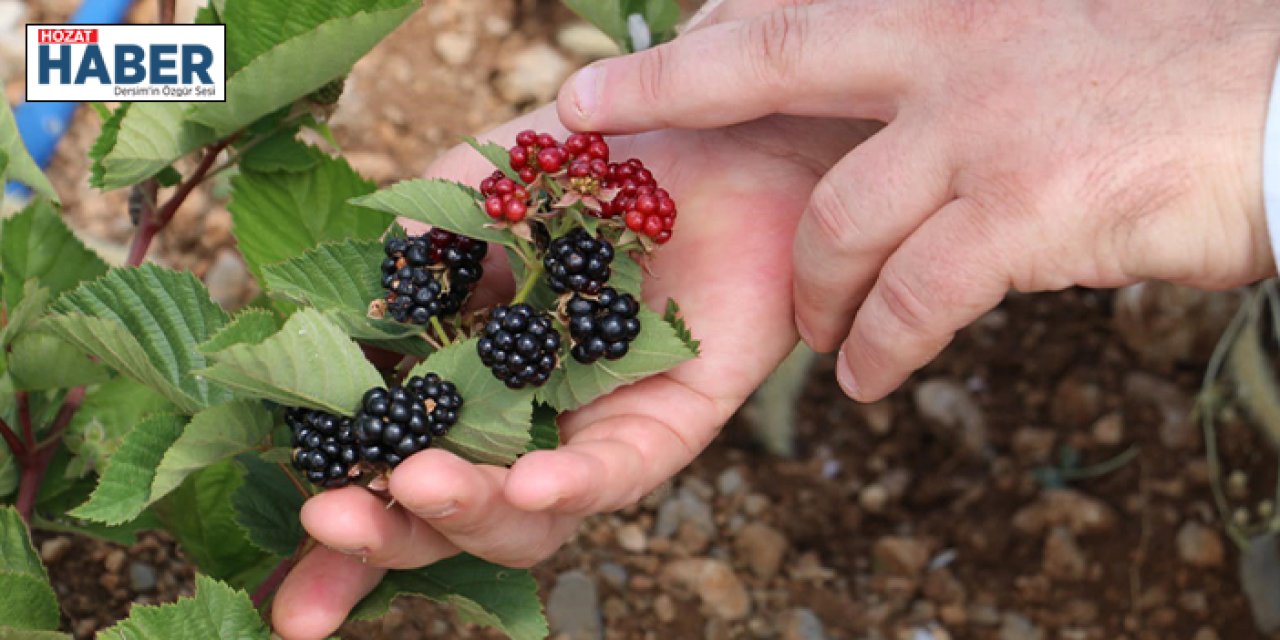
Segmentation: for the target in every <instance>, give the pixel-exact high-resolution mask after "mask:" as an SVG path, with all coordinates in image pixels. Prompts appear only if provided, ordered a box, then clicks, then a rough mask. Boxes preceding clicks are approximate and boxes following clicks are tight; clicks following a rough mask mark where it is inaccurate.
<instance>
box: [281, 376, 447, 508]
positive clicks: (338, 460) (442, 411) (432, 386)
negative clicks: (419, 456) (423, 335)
mask: <svg viewBox="0 0 1280 640" xmlns="http://www.w3.org/2000/svg"><path fill="white" fill-rule="evenodd" d="M461 409H462V395H461V394H459V393H458V388H457V387H456V386H455V385H454V384H453V383H452V382H449V381H447V380H443V379H441V378H440V376H438V375H436V374H434V373H429V374H427V375H425V376H414V377H412V378H410V379H409V380H408V381H406V382H405V384H404V386H393V387H391V388H389V389H388V388H384V387H374V388H373V389H370V390H368V391H366V392H365V394H364V398H363V399H362V400H361V402H360V408H359V410H358V411H357V412H356V416H355V417H354V418H348V417H345V416H335V415H333V414H331V413H327V412H324V411H319V410H316V409H304V408H299V407H294V408H291V409H288V410H286V411H285V416H284V419H285V423H286V424H288V425H289V428H290V429H291V430H292V432H293V447H294V449H293V466H294V468H296V469H298V470H299V471H301V472H303V473H304V474H306V476H307V480H309V481H311V483H313V484H316V485H319V486H322V487H340V486H343V485H345V484H347V483H349V482H350V481H351V480H352V479H353V478H354V477H356V476H358V475H359V474H360V463H361V462H364V463H367V464H369V465H377V464H379V463H381V464H385V465H386V466H387V467H389V468H395V466H396V465H398V464H400V463H401V462H402V461H404V459H405V458H408V457H409V456H411V455H413V454H415V453H417V452H419V451H422V450H423V449H426V448H427V447H429V446H431V440H432V438H436V437H440V436H443V435H445V434H446V433H448V432H449V428H450V427H452V426H453V425H455V424H457V422H458V412H459V411H461Z"/></svg>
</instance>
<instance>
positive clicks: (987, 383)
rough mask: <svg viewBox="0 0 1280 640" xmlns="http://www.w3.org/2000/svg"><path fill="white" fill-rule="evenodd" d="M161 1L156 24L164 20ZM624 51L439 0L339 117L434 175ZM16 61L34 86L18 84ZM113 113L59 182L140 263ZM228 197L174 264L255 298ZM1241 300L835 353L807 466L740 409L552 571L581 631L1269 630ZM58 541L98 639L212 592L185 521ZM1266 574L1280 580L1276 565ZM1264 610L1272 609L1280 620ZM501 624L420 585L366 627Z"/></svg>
mask: <svg viewBox="0 0 1280 640" xmlns="http://www.w3.org/2000/svg"><path fill="white" fill-rule="evenodd" d="M74 4H75V3H74V2H70V1H69V0H42V1H39V2H34V3H31V4H30V5H29V6H28V5H24V3H20V2H10V1H0V70H3V69H6V68H8V69H9V72H10V73H12V68H11V67H5V66H4V65H5V62H4V61H5V60H10V61H11V60H12V57H11V56H10V57H9V58H6V57H5V56H6V55H8V54H6V49H5V47H6V46H8V45H7V43H8V42H9V41H8V40H6V39H5V38H6V37H7V34H6V31H11V30H12V29H15V28H17V27H16V25H19V24H21V18H18V19H16V20H9V22H6V19H7V16H9V15H10V13H14V12H18V11H20V10H21V11H25V14H26V16H27V19H32V20H42V21H57V20H62V19H64V18H65V16H66V15H67V14H68V13H69V11H71V10H72V9H73V8H74ZM150 4H151V3H140V4H139V8H138V9H137V11H136V14H135V16H134V17H135V19H137V20H148V19H150V17H149V14H148V11H149V10H150V9H151V7H150ZM608 51H609V49H608V43H607V41H606V42H602V41H601V39H600V37H599V36H598V34H594V33H593V32H592V31H591V30H590V29H586V28H583V27H582V26H581V25H578V24H575V23H574V21H573V20H572V18H571V16H569V15H567V14H566V13H565V12H564V11H563V10H562V9H560V8H559V7H558V5H557V4H555V3H553V2H549V1H516V0H435V1H433V2H430V3H428V5H427V6H426V7H425V8H424V9H423V10H421V11H419V12H418V13H417V14H416V15H415V16H414V18H412V19H411V20H410V22H409V23H408V24H406V25H405V26H404V27H403V28H402V29H401V30H399V31H398V32H396V34H394V35H393V36H392V37H391V38H390V39H389V40H388V41H387V42H385V43H383V44H382V45H381V46H379V48H378V49H377V50H376V51H375V52H374V53H373V54H372V55H370V56H369V57H368V58H366V59H365V60H364V61H362V62H361V63H360V64H359V65H358V66H357V68H356V70H355V72H354V73H353V74H352V77H351V79H350V81H349V82H348V85H347V87H348V89H347V92H346V93H345V94H344V96H343V98H342V101H341V103H340V108H339V112H338V116H337V118H336V119H335V121H334V129H335V132H336V134H337V137H338V139H339V141H340V142H341V144H342V146H343V149H344V151H345V152H346V153H347V157H348V158H349V159H351V161H352V163H353V164H354V165H355V166H356V167H357V168H358V169H360V170H361V171H362V172H364V173H365V174H366V175H367V176H369V177H371V178H373V179H376V180H378V181H379V182H383V183H385V182H390V181H394V180H396V179H400V178H406V177H412V176H416V175H418V174H419V173H420V172H421V171H422V170H423V169H424V168H425V167H426V165H427V164H428V163H429V162H430V161H431V159H432V158H433V157H434V156H435V155H436V154H437V153H439V152H440V151H441V150H442V149H444V148H446V147H448V146H449V145H451V144H453V143H454V142H456V141H457V140H459V139H460V138H461V137H462V136H464V135H467V134H471V133H475V132H478V131H480V130H483V129H484V128H486V127H488V126H490V125H493V124H496V123H499V122H502V121H504V120H506V119H508V118H510V117H512V116H514V115H516V114H518V113H520V112H521V111H522V110H524V109H527V108H530V107H532V106H533V105H536V104H538V103H540V102H542V101H544V100H546V99H548V98H550V97H551V96H552V95H553V94H554V92H555V89H556V87H557V85H558V83H559V81H560V80H561V79H562V78H563V77H564V76H566V75H567V74H568V73H569V72H570V71H571V70H572V69H574V68H576V66H578V65H580V64H581V63H583V62H584V61H586V60H588V59H590V58H592V57H595V56H600V55H606V54H607V53H608ZM19 55H20V52H19ZM10 78H11V79H10V82H9V84H8V89H9V95H10V97H11V99H12V98H16V97H17V95H15V93H14V92H15V89H14V87H15V86H16V87H18V88H17V89H16V91H17V92H18V94H20V92H21V83H20V81H19V79H18V78H14V77H12V76H10ZM96 127H97V121H96V116H95V115H93V114H92V113H91V112H90V111H89V110H87V109H85V110H81V112H80V114H79V116H78V118H77V120H76V122H75V124H74V126H73V128H72V130H71V132H70V135H69V138H68V139H67V141H66V143H65V144H64V145H63V146H62V148H61V149H60V152H59V154H58V156H57V158H56V160H55V162H54V166H53V173H54V176H55V182H56V184H57V186H58V188H59V190H60V192H61V193H63V194H64V200H65V202H66V204H67V215H68V217H69V219H70V220H71V222H72V224H73V225H74V226H75V227H76V228H77V230H78V231H80V232H81V233H82V234H84V235H85V236H86V237H88V238H89V239H90V240H91V241H92V242H93V244H94V245H95V247H96V248H98V249H99V250H100V251H101V252H102V253H103V254H104V255H106V256H117V257H122V256H123V251H124V247H125V246H126V244H127V242H128V238H129V236H130V233H131V227H130V225H129V223H128V219H127V217H126V216H125V214H124V211H125V208H124V197H123V195H122V194H120V193H113V194H106V195H105V196H104V195H103V194H99V193H96V192H94V191H92V190H91V189H89V187H88V186H87V166H86V163H85V161H84V151H85V149H86V148H87V146H88V144H89V143H90V142H91V140H92V138H93V136H94V134H95V132H96ZM224 197H225V185H219V184H215V185H214V186H213V188H211V189H209V190H206V191H202V192H199V193H198V194H197V195H196V197H194V198H193V199H192V200H191V201H190V202H188V204H187V205H186V206H185V207H184V208H183V209H182V210H181V212H180V213H179V215H178V218H177V219H176V221H175V225H174V226H173V227H171V228H170V229H169V230H168V232H166V234H165V236H164V238H163V241H162V242H161V243H159V245H158V246H157V248H156V251H155V255H154V257H155V258H156V259H158V260H160V261H162V262H165V263H167V264H170V265H173V266H177V267H184V268H190V269H192V270H194V271H195V272H196V273H198V274H201V275H203V276H204V277H205V278H206V279H208V280H209V283H210V287H211V289H212V290H213V291H214V294H215V296H216V297H217V299H218V300H219V301H221V302H223V303H225V304H227V305H230V306H234V305H236V304H239V303H242V302H244V301H246V300H248V299H250V298H252V296H253V295H255V291H254V288H253V285H252V283H251V282H250V281H249V278H248V275H247V273H246V271H245V269H244V266H243V263H242V262H241V261H240V259H239V257H238V256H237V255H236V253H235V251H234V240H233V239H232V238H231V235H230V226H231V225H230V217H229V215H228V214H227V211H226V208H225V202H224ZM1238 300H1239V298H1238V296H1237V295H1236V294H1233V293H1226V294H1216V295H1212V296H1206V295H1202V294H1197V293H1193V292H1187V291H1184V290H1179V289H1174V288H1172V287H1166V286H1162V285H1149V286H1139V287H1132V288H1129V289H1126V290H1123V291H1121V292H1118V293H1098V292H1089V291H1080V290H1070V291H1065V292H1062V293H1058V294H1051V295H1037V296H1019V295H1014V296H1010V297H1009V298H1008V299H1007V300H1006V301H1005V303H1004V304H1003V305H1001V307H1000V308H999V309H997V310H996V311H994V312H992V313H990V314H988V315H986V316H985V317H983V318H982V319H981V320H980V321H979V322H977V323H976V324H975V325H973V326H972V327H970V328H968V329H966V330H965V331H963V332H961V334H960V335H959V337H958V338H957V340H956V342H955V344H954V345H952V346H951V347H950V348H949V349H948V350H947V351H946V352H945V353H944V354H943V355H942V357H940V358H939V359H938V361H937V362H935V363H934V364H932V365H930V366H929V367H928V368H927V369H925V370H924V371H922V372H920V373H919V374H918V375H916V376H915V377H914V378H913V379H912V380H911V381H910V382H909V383H908V384H907V385H906V386H905V387H904V388H903V389H902V390H900V391H899V392H897V393H895V394H894V395H893V396H892V397H890V398H889V399H887V400H885V401H883V402H880V403H876V404H873V405H866V406H860V405H857V404H855V403H853V402H851V401H848V400H846V399H845V398H844V397H843V396H842V395H841V394H840V393H839V390H838V388H837V387H836V386H835V384H834V383H833V375H832V368H833V364H832V362H831V361H830V360H829V359H825V358H820V359H819V360H818V361H817V363H816V364H815V365H814V367H813V371H812V372H811V376H810V378H809V381H808V383H807V384H806V385H805V387H804V389H803V393H802V395H801V397H800V398H799V404H798V411H797V419H796V425H795V428H796V431H797V441H798V455H797V456H796V457H795V458H793V459H782V458H777V457H772V456H769V455H767V454H765V453H763V452H762V451H761V450H760V449H759V447H758V446H757V445H756V444H755V442H754V440H753V439H752V438H751V436H750V435H749V434H750V429H749V426H748V422H747V418H746V417H745V415H744V416H740V417H739V418H736V419H735V420H734V421H732V422H731V423H730V424H729V425H728V426H727V427H726V429H725V432H724V434H723V435H722V436H721V438H719V439H718V440H717V442H716V443H715V444H714V445H713V446H712V447H711V449H709V450H708V451H707V452H706V454H705V455H704V456H702V457H701V458H700V459H699V460H698V461H697V462H695V463H694V464H693V465H692V466H691V467H690V468H689V469H688V470H686V471H685V472H683V473H681V474H680V475H679V476H678V477H677V478H675V479H674V480H673V481H672V482H670V483H668V484H667V485H665V486H663V487H662V488H661V489H660V490H659V491H657V492H655V493H654V494H653V495H650V496H649V497H647V498H645V499H644V500H643V501H642V502H641V503H640V504H639V505H637V506H635V507H632V508H630V509H628V510H626V511H623V512H621V513H617V514H609V515H602V516H597V517H595V518H592V519H590V520H589V521H588V522H587V523H586V524H585V525H584V526H583V528H582V530H581V532H580V534H579V535H578V537H577V538H576V539H575V540H574V541H573V542H572V543H571V544H569V545H568V546H566V547H565V548H564V549H563V550H562V551H561V552H560V553H558V554H557V555H556V556H555V557H554V558H552V559H551V560H549V561H548V562H546V563H545V564H543V565H542V566H540V567H538V568H537V569H536V574H537V576H538V578H539V582H540V585H541V588H542V591H543V595H544V597H545V598H546V599H547V601H548V603H549V604H548V609H549V614H550V618H551V622H552V626H553V630H554V632H555V633H556V634H557V637H562V638H575V639H576V638H588V639H593V638H619V639H621V638H628V639H629V638H644V639H648V638H655V639H656V638H695V637H705V638H762V639H767V638H779V639H785V640H799V639H807V640H818V639H822V638H831V639H836V638H885V639H892V640H945V639H947V638H957V639H964V638H975V639H987V638H991V639H998V640H1054V639H1060V640H1104V639H1106V640H1111V639H1121V638H1123V639H1127V640H1148V639H1150V640H1156V639H1165V638H1170V639H1174V638H1177V639H1188V638H1193V639H1194V640H1214V639H1222V640H1237V639H1244V640H1247V639H1250V638H1266V637H1268V636H1267V635H1264V634H1262V633H1261V632H1259V631H1258V629H1257V627H1256V626H1255V624H1254V622H1253V616H1252V615H1251V611H1250V606H1249V601H1248V599H1247V598H1246V596H1245V595H1244V592H1243V591H1242V588H1241V586H1240V585H1241V578H1242V576H1241V574H1240V552H1239V551H1238V549H1237V547H1236V546H1235V545H1234V544H1233V543H1232V542H1231V541H1230V540H1229V539H1228V538H1227V537H1226V536H1224V534H1223V528H1222V526H1221V523H1220V521H1219V519H1218V516H1217V511H1216V510H1215V508H1214V505H1213V500H1212V497H1211V493H1210V483H1211V482H1212V481H1214V480H1215V476H1214V475H1213V474H1212V472H1211V469H1210V466H1209V465H1208V464H1207V462H1206V459H1205V443H1204V442H1203V439H1202V433H1201V430H1200V428H1199V425H1198V423H1197V421H1196V420H1195V419H1194V415H1193V408H1194V407H1195V405H1196V397H1197V396H1196V394H1197V391H1198V388H1199V385H1200V379H1201V376H1202V374H1203V371H1204V368H1205V364H1206V362H1207V360H1208V356H1209V353H1210V351H1211V349H1212V347H1213V345H1214V343H1215V342H1216V340H1217V338H1218V336H1219V335H1220V334H1221V332H1222V329H1223V327H1224V326H1225V323H1226V320H1227V319H1229V318H1230V315H1231V313H1232V312H1233V311H1234V308H1235V304H1236V303H1237V302H1238ZM1233 415H1234V414H1231V415H1228V416H1227V417H1228V418H1229V419H1227V420H1224V424H1223V425H1222V426H1221V427H1220V429H1221V443H1220V445H1221V447H1222V449H1223V455H1224V458H1225V464H1224V467H1225V468H1224V470H1223V473H1222V476H1223V478H1222V482H1223V483H1224V485H1225V487H1226V491H1227V493H1228V494H1229V498H1230V500H1231V502H1232V506H1233V508H1234V509H1237V510H1238V513H1237V516H1238V517H1240V518H1243V519H1245V520H1250V519H1252V520H1254V521H1256V520H1258V519H1265V518H1269V517H1270V515H1269V514H1270V513H1271V511H1273V510H1274V505H1273V504H1271V505H1268V503H1267V502H1266V497H1267V496H1269V495H1270V492H1271V491H1272V490H1273V489H1274V486H1275V480H1276V472H1275V458H1274V455H1273V452H1272V450H1271V448H1270V447H1269V446H1268V445H1267V444H1266V441H1265V440H1263V439H1262V438H1261V437H1260V436H1258V435H1257V434H1256V433H1255V432H1254V431H1253V430H1252V429H1251V428H1250V427H1249V425H1248V423H1247V421H1246V420H1245V419H1244V418H1243V417H1241V416H1238V415H1234V417H1232V416H1233ZM39 544H40V545H41V553H42V555H43V556H44V557H45V559H46V561H48V562H49V563H50V564H51V566H52V570H51V572H52V575H53V577H54V580H55V584H56V588H57V590H58V592H59V595H60V597H61V598H62V601H63V605H64V613H65V618H66V626H67V629H68V630H69V631H73V632H74V633H75V635H76V636H77V637H89V636H90V635H91V633H92V632H93V630H95V629H97V628H101V627H102V626H105V625H107V624H109V623H110V621H111V620H113V619H114V618H117V617H120V616H123V615H125V613H126V611H127V609H128V606H129V605H130V603H132V602H138V603H152V602H158V601H166V600H171V599H173V598H175V597H177V596H178V595H179V594H182V593H184V592H189V591H190V588H191V579H192V578H191V576H192V568H191V567H190V566H189V565H187V564H186V563H185V562H184V561H183V560H182V554H181V550H180V549H175V548H174V547H173V545H172V544H171V543H170V542H168V541H166V540H165V539H164V538H163V537H161V536H153V535H148V536H147V537H145V538H144V539H143V540H141V541H139V542H138V543H137V544H135V545H132V546H130V547H127V548H124V547H118V546H116V545H111V544H107V543H102V542H97V541H93V540H89V539H84V538H78V537H70V536H63V535H42V536H41V537H40V538H39ZM1272 556H1274V548H1273V549H1272ZM1246 564H1250V563H1246ZM1250 566H1251V567H1254V568H1253V569H1250V571H1251V572H1253V573H1256V571H1255V569H1256V568H1257V567H1264V572H1263V573H1261V574H1260V575H1261V576H1262V577H1261V578H1260V579H1261V580H1263V581H1264V582H1265V581H1267V580H1275V581H1280V577H1277V575H1276V574H1268V573H1265V566H1270V565H1265V566H1264V565H1262V564H1258V563H1252V564H1250ZM1250 575H1252V573H1251V574H1250ZM1251 579H1254V578H1251ZM1261 606H1262V610H1261V613H1262V614H1263V615H1264V617H1265V615H1267V614H1270V615H1272V616H1275V615H1277V613H1278V612H1280V607H1277V606H1276V605H1275V603H1270V604H1268V603H1266V602H1263V603H1262V604H1261ZM489 635H490V634H488V633H486V632H483V631H478V630H475V629H470V628H467V627H464V626H460V625H458V624H457V623H456V621H455V618H454V617H453V615H452V614H451V613H449V612H448V611H447V609H444V608H441V607H437V606H435V605H431V604H429V603H424V602H419V601H401V602H400V603H398V604H397V605H396V606H395V607H394V608H393V611H392V613H391V615H389V616H388V617H387V618H385V619H384V620H382V621H380V622H373V623H361V624H356V625H350V626H349V627H348V628H345V629H344V630H343V632H342V636H343V637H346V638H419V637H442V638H443V637H450V638H453V637H488V636H489ZM1271 637H1280V636H1271Z"/></svg>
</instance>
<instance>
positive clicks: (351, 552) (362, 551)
mask: <svg viewBox="0 0 1280 640" xmlns="http://www.w3.org/2000/svg"><path fill="white" fill-rule="evenodd" d="M329 548H330V549H333V550H334V551H337V552H338V553H341V554H342V555H344V556H361V557H363V556H367V555H369V549H368V547H356V548H355V549H342V548H339V547H329Z"/></svg>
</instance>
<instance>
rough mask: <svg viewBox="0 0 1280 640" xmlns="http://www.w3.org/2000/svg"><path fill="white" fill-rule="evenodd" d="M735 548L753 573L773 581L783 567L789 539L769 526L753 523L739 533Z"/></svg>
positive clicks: (734, 544)
mask: <svg viewBox="0 0 1280 640" xmlns="http://www.w3.org/2000/svg"><path fill="white" fill-rule="evenodd" d="M733 547H734V552H735V553H736V554H737V556H738V558H739V559H740V560H742V561H744V562H745V563H746V565H747V566H748V567H750V568H751V572H752V573H754V574H756V576H758V577H760V578H762V579H764V580H771V579H772V578H773V577H774V576H776V575H778V569H779V568H781V567H782V558H783V556H785V555H786V553H787V538H786V536H784V535H782V533H781V532H779V531H778V530H777V529H774V528H773V527H770V526H769V525H767V524H764V523H761V522H753V523H751V524H748V525H746V526H744V527H743V528H742V530H740V531H739V532H738V536H737V539H735V540H734V543H733Z"/></svg>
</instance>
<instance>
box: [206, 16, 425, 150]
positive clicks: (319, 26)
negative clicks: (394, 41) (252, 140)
mask: <svg viewBox="0 0 1280 640" xmlns="http://www.w3.org/2000/svg"><path fill="white" fill-rule="evenodd" d="M420 4H421V3H420V2H419V1H418V0H372V1H361V0H328V1H321V0H311V1H294V2H230V3H228V6H227V12H226V14H224V15H223V17H224V18H225V20H226V22H227V53H228V59H227V73H228V77H227V100H226V102H201V103H197V104H195V105H194V106H192V107H191V110H190V117H191V119H192V120H194V121H196V122H199V123H201V124H204V125H206V126H208V127H211V128H213V129H214V130H216V131H219V132H221V133H223V134H227V133H230V132H232V131H235V130H236V129H239V128H241V127H243V126H245V125H247V124H249V123H251V122H253V121H254V120H256V119H258V118H259V117H261V116H263V115H266V114H268V113H271V112H272V111H275V110H276V109H279V108H280V107H283V106H286V105H288V104H290V103H292V102H294V101H296V100H297V99H299V98H301V97H303V96H305V95H307V94H309V93H311V92H312V91H315V90H316V89H319V88H320V87H322V86H324V85H325V84H326V83H328V82H329V81H330V80H332V79H334V78H336V77H338V76H341V75H343V74H344V73H346V72H347V71H348V70H350V69H351V67H352V65H354V64H355V63H356V61H357V60H359V59H360V58H361V57H362V56H363V55H364V54H365V53H367V52H368V51H369V50H370V49H372V48H373V46H374V45H375V44H377V43H378V41H380V40H382V39H383V38H384V37H386V36H387V34H389V33H391V31H393V30H394V29H395V28H396V27H397V26H399V25H400V23H401V22H403V21H404V20H405V19H406V18H408V17H409V15H410V14H412V13H413V11H414V10H415V9H417V8H418V6H419V5H420Z"/></svg>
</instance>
